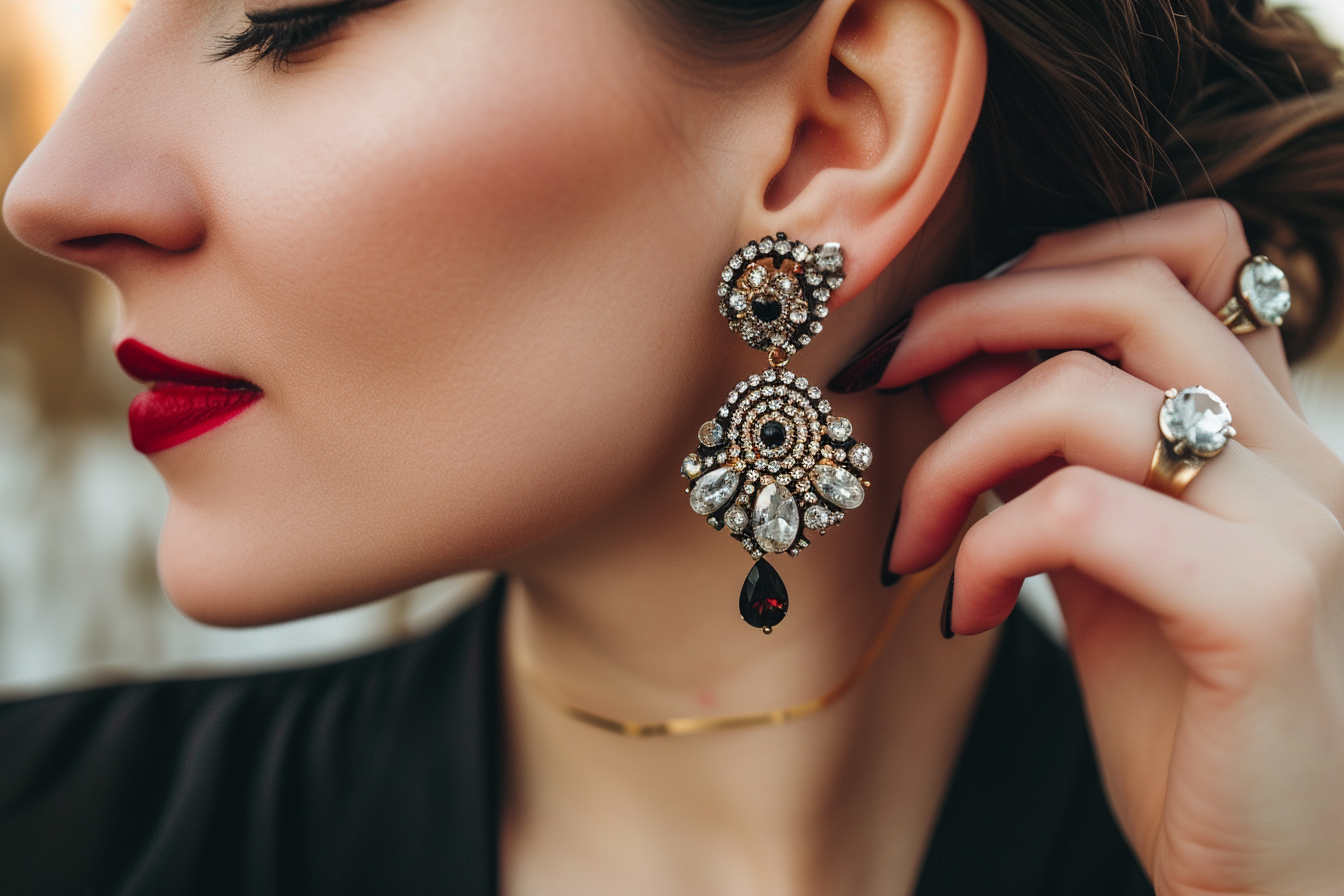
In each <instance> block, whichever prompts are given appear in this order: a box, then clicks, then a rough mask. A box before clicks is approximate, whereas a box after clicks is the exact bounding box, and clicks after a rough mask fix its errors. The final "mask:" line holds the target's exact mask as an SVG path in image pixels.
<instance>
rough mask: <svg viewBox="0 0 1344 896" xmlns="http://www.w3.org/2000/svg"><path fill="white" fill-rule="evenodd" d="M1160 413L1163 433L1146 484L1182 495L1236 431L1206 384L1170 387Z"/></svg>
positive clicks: (1159, 427)
mask: <svg viewBox="0 0 1344 896" xmlns="http://www.w3.org/2000/svg"><path fill="white" fill-rule="evenodd" d="M1165 396H1166V397H1165V400H1164V401H1163V402H1162V407H1161V408H1160V409H1159V410H1158V413H1157V425H1158V429H1159V431H1160V432H1161V434H1162V438H1160V439H1159V440H1158V443H1157V447H1156V448H1155V449H1154V450H1153V459H1152V461H1151V463H1150V464H1149V466H1148V476H1147V477H1146V478H1145V479H1144V482H1143V484H1144V485H1145V486H1147V487H1148V488H1151V489H1155V490H1157V491H1160V492H1162V493H1163V494H1167V495H1171V496H1172V497H1173V498H1179V497H1180V496H1181V493H1182V492H1184V491H1185V489H1186V486H1188V485H1189V484H1190V482H1191V480H1193V479H1194V478H1195V474H1196V473H1198V472H1199V471H1200V469H1202V468H1203V466H1204V463H1205V461H1207V460H1208V459H1209V458H1211V457H1215V456H1216V455H1217V454H1218V452H1220V451H1222V450H1223V447H1224V446H1225V445H1226V444H1227V441H1228V439H1230V438H1232V437H1233V436H1235V435H1236V434H1237V431H1236V430H1235V429H1233V428H1232V414H1231V412H1230V411H1229V410H1228V409H1227V404H1226V403H1225V402H1224V401H1223V400H1222V399H1221V398H1219V397H1218V396H1217V395H1216V394H1214V393H1213V392H1211V391H1210V390H1208V389H1205V388H1204V387H1203V386H1191V387H1189V388H1186V389H1181V390H1180V391H1177V390H1176V389H1168V390H1167V391H1166V393H1165Z"/></svg>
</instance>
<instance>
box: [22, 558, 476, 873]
mask: <svg viewBox="0 0 1344 896" xmlns="http://www.w3.org/2000/svg"><path fill="white" fill-rule="evenodd" d="M501 605H502V582H500V583H497V584H496V587H495V588H494V589H493V591H492V593H491V594H490V596H489V597H488V598H487V599H485V600H484V601H483V602H481V603H479V604H477V605H475V606H473V607H471V608H469V609H467V610H466V611H465V612H463V613H462V614H461V615H460V616H459V617H457V618H456V619H455V620H453V621H452V622H450V623H449V624H447V625H446V626H444V627H442V628H441V629H439V630H438V631H436V632H434V633H433V634H431V635H429V636H427V637H424V638H421V639H419V640H415V641H411V642H409V643H406V644H401V645H398V646H395V647H392V648H389V649H386V650H382V651H379V652H377V653H373V654H369V655H367V656H362V657H358V658H355V659H351V660H347V661H344V662H338V663H333V664H330V665H326V666H321V667H317V668H310V669H300V670H293V671H286V672H275V673H267V674H261V675H249V676H239V677H233V678H222V679H219V678H217V679H210V680H201V681H175V682H163V683H153V684H137V685H129V686H121V687H111V688H103V689H99V690H94V691H85V692H82V693H75V694H68V695H61V696H55V697H44V698H39V699H35V700H25V701H22V702H17V703H8V704H0V893H3V894H7V896H17V894H73V893H96V894H121V896H132V894H136V896H138V894H160V893H173V894H183V893H193V894H212V893H220V894H224V893H227V894H277V896H278V894H285V896H290V894H304V893H323V894H328V893H351V894H356V893H358V894H369V893H380V894H381V893H389V894H390V893H407V894H410V893H429V892H434V893H440V894H441V893H461V894H472V896H478V894H490V893H494V892H495V890H496V870H495V869H496V864H497V861H496V828H497V811H498V810H497V807H498V803H499V798H498V795H499V792H500V791H499V780H498V769H499V754H500V720H499V718H498V712H499V710H498V707H499V702H500V701H499V696H498V679H499V673H498V670H499V657H498V649H499V648H498V643H497V642H498V634H499V627H500V625H499V615H500V609H501Z"/></svg>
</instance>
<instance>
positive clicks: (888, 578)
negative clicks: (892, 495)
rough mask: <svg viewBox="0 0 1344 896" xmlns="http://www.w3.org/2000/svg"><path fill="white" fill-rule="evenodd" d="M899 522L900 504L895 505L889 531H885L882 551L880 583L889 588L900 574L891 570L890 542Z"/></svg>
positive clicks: (894, 535) (898, 578) (899, 577)
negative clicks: (885, 540)
mask: <svg viewBox="0 0 1344 896" xmlns="http://www.w3.org/2000/svg"><path fill="white" fill-rule="evenodd" d="M900 522H901V505H899V504H897V505H896V515H895V516H893V517H892V518H891V531H890V532H888V533H887V546H886V548H885V549H884V550H883V551H882V584H883V585H885V586H886V587H888V588H890V587H891V586H892V585H895V584H896V583H897V582H899V581H900V580H901V574H900V573H898V572H892V571H891V543H892V542H893V541H895V540H896V526H897V525H898V524H899V523H900Z"/></svg>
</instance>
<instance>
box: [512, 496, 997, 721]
mask: <svg viewBox="0 0 1344 896" xmlns="http://www.w3.org/2000/svg"><path fill="white" fill-rule="evenodd" d="M978 516H979V514H974V515H973V516H972V518H971V520H969V521H968V522H967V526H968V527H969V525H970V523H971V522H974V521H975V519H976V518H977V517H978ZM965 531H966V529H965V528H963V529H962V534H965ZM960 545H961V536H960V535H959V536H958V537H957V540H956V542H954V543H953V545H952V548H951V549H950V550H949V551H948V552H947V553H946V554H945V555H943V559H941V560H940V561H938V563H936V564H935V565H933V566H931V567H929V568H928V569H925V570H921V571H920V572H917V573H911V574H910V575H907V576H905V577H903V578H902V579H901V580H900V582H898V583H897V584H896V585H895V586H894V587H895V592H896V593H895V594H894V595H892V600H891V606H890V607H889V608H888V609H887V613H886V615H885V616H884V617H883V618H882V623H881V625H879V626H878V628H877V632H876V633H875V634H874V635H873V637H872V639H871V640H870V641H869V642H868V646H867V647H866V648H865V649H864V651H863V653H862V655H860V656H859V660H858V662H856V663H855V664H854V666H853V667H852V668H851V669H850V670H849V672H847V673H846V674H845V676H844V678H841V679H840V681H839V682H838V683H837V684H836V685H835V686H834V687H832V688H831V689H830V690H829V691H827V692H826V693H824V694H822V695H821V696H820V697H815V698H813V699H811V700H808V701H806V702H804V703H795V704H794V705H793V706H785V707H781V708H780V709H767V710H763V711H761V712H747V713H739V714H736V715H726V716H704V717H697V716H692V717H687V718H677V719H664V720H662V721H661V722H628V721H624V720H622V719H613V718H611V717H610V716H604V715H602V714H601V713H596V712H593V711H592V710H588V709H584V708H583V707H581V706H576V705H575V704H573V703H570V702H569V701H568V700H566V699H565V698H564V697H563V696H561V695H560V693H559V692H558V691H556V690H555V688H553V687H552V686H551V684H550V682H548V681H546V680H545V679H543V678H542V677H541V676H540V675H539V674H538V673H537V671H536V670H535V669H534V668H533V667H532V665H531V663H528V662H523V663H520V666H521V669H520V671H521V672H522V674H523V676H524V677H525V678H526V679H527V680H528V681H529V682H530V683H531V684H532V686H533V687H534V688H536V690H537V692H538V693H539V694H541V695H542V696H543V697H545V698H546V700H547V702H549V703H550V704H551V705H553V706H554V707H555V708H556V709H558V710H560V712H562V713H564V714H565V715H567V716H569V717H570V718H571V719H573V720H575V721H576V722H582V723H584V724H585V725H591V726H593V727H594V728H601V729H602V730H603V731H610V732H611V733H613V734H620V735H624V736H625V737H681V736H685V735H689V734H705V733H707V732H710V731H723V730H726V729H729V728H751V727H755V726H757V725H782V724H784V723H785V722H793V721H796V720H798V719H805V718H807V717H808V716H810V715H813V714H814V713H818V712H820V711H821V710H823V709H825V708H826V707H828V706H830V705H831V704H833V703H835V702H837V701H838V700H839V699H840V698H841V697H843V696H845V694H847V693H849V691H850V690H851V689H852V688H853V687H854V685H855V683H856V682H858V680H859V679H860V678H862V677H863V675H864V673H866V672H867V671H868V670H869V669H871V668H872V666H873V663H875V662H877V658H878V657H879V656H881V655H882V651H883V649H884V648H885V647H886V646H887V642H888V641H889V640H891V635H892V633H893V632H895V631H896V626H897V625H899V624H900V622H901V620H902V619H904V618H905V611H906V610H907V609H909V607H910V602H911V601H912V600H913V599H914V597H915V595H916V594H918V593H919V592H920V590H921V589H923V588H924V586H925V585H927V584H928V583H929V581H930V580H931V579H933V578H934V577H936V576H937V575H938V574H939V573H941V572H943V570H944V569H946V568H947V566H948V565H950V564H951V562H952V560H953V559H954V558H955V557H956V555H957V548H958V547H960Z"/></svg>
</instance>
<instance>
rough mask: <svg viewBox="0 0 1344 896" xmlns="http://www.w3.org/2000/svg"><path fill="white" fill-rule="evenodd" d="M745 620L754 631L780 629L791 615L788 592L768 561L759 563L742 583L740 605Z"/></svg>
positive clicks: (738, 605)
mask: <svg viewBox="0 0 1344 896" xmlns="http://www.w3.org/2000/svg"><path fill="white" fill-rule="evenodd" d="M737 608H738V610H740V611H741V612H742V619H743V620H744V621H745V622H746V623H747V625H750V626H754V627H755V628H772V627H774V626H776V625H779V623H780V620H782V619H783V618H784V614H785V613H787V612H788V611H789V592H788V590H787V589H786V588H785V587H784V580H783V579H781V578H780V577H779V573H777V572H775V568H774V567H773V566H771V565H770V564H769V563H767V562H766V561H765V560H757V561H756V565H755V566H753V567H752V568H751V572H749V573H747V579H746V581H745V582H743V583H742V597H741V599H740V600H738V602H737Z"/></svg>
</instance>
